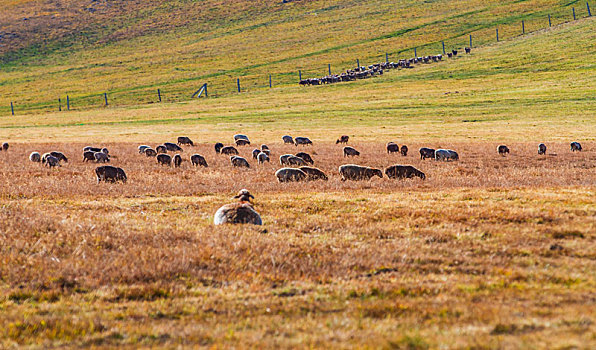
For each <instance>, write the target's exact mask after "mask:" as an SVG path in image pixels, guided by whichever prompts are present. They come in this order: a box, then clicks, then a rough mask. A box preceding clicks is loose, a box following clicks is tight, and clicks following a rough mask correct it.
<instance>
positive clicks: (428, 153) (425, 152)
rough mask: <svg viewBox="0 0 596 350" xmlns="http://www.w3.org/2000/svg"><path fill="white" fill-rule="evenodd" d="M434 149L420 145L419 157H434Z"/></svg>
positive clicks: (423, 158)
mask: <svg viewBox="0 0 596 350" xmlns="http://www.w3.org/2000/svg"><path fill="white" fill-rule="evenodd" d="M434 157H435V150H434V149H432V148H428V147H422V148H421V149H420V159H421V160H425V159H426V158H434Z"/></svg>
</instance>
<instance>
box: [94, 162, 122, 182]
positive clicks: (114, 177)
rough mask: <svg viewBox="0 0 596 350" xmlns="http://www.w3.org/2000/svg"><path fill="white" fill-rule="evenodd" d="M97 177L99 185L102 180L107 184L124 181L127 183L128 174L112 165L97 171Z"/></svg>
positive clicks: (101, 167) (99, 168)
mask: <svg viewBox="0 0 596 350" xmlns="http://www.w3.org/2000/svg"><path fill="white" fill-rule="evenodd" d="M95 175H96V177H97V183H100V182H101V181H102V180H103V181H105V182H117V181H122V182H123V183H126V180H127V177H126V173H125V172H124V170H123V169H122V168H116V167H113V166H111V165H104V166H100V167H97V168H96V169H95Z"/></svg>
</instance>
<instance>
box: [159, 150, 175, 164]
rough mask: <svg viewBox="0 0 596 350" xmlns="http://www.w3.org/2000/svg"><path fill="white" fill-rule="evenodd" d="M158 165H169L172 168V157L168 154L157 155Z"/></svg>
mask: <svg viewBox="0 0 596 350" xmlns="http://www.w3.org/2000/svg"><path fill="white" fill-rule="evenodd" d="M157 164H160V165H167V166H172V157H170V156H169V155H167V154H163V153H162V154H158V155H157Z"/></svg>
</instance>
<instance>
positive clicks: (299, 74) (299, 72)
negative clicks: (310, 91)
mask: <svg viewBox="0 0 596 350" xmlns="http://www.w3.org/2000/svg"><path fill="white" fill-rule="evenodd" d="M298 79H299V80H300V81H302V71H301V70H298Z"/></svg>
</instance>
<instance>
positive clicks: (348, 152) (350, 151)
mask: <svg viewBox="0 0 596 350" xmlns="http://www.w3.org/2000/svg"><path fill="white" fill-rule="evenodd" d="M359 155H360V152H358V151H357V150H356V149H355V148H353V147H350V146H346V147H344V157H356V156H359Z"/></svg>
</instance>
